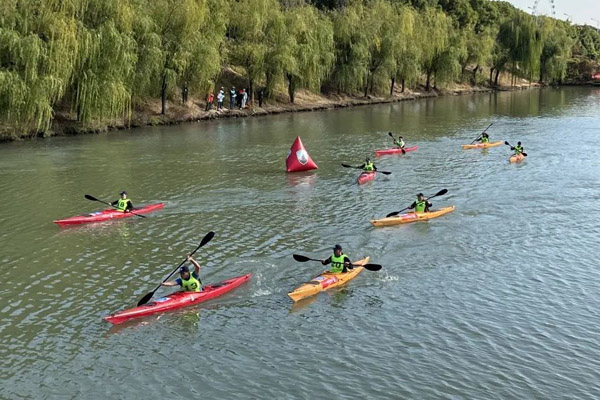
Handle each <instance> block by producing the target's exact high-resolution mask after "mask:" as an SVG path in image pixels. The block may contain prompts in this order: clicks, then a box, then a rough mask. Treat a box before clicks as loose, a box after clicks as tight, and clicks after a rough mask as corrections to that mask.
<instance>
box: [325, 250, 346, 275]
mask: <svg viewBox="0 0 600 400" xmlns="http://www.w3.org/2000/svg"><path fill="white" fill-rule="evenodd" d="M344 258H346V255H345V254H340V256H339V257H336V256H335V254H333V255H332V256H331V268H330V269H329V272H331V273H332V274H339V273H340V272H344Z"/></svg>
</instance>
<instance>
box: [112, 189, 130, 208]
mask: <svg viewBox="0 0 600 400" xmlns="http://www.w3.org/2000/svg"><path fill="white" fill-rule="evenodd" d="M110 205H111V206H116V207H117V211H122V212H129V211H131V210H133V203H132V202H131V200H129V199H128V198H127V192H125V191H122V192H121V198H120V199H118V200H115V201H113V202H112V203H110Z"/></svg>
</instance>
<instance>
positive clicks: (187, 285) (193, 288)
mask: <svg viewBox="0 0 600 400" xmlns="http://www.w3.org/2000/svg"><path fill="white" fill-rule="evenodd" d="M179 279H181V290H182V291H184V292H200V291H202V285H201V283H200V281H199V280H198V279H196V278H194V276H193V275H192V274H191V273H190V279H188V280H184V279H183V278H179Z"/></svg>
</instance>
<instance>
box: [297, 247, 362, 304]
mask: <svg viewBox="0 0 600 400" xmlns="http://www.w3.org/2000/svg"><path fill="white" fill-rule="evenodd" d="M368 262H369V257H365V258H363V259H362V260H359V261H355V262H353V263H352V264H354V268H352V269H351V270H349V271H348V272H343V273H340V274H332V273H331V272H324V273H322V274H321V275H319V276H317V277H315V278H313V279H311V280H310V282H306V283H304V284H302V285H301V286H299V287H298V288H296V289H294V291H292V292H290V293H288V296H290V297H291V298H292V300H294V301H299V300H302V299H305V298H307V297H310V296H314V295H315V294H317V293H319V292H322V291H325V290H329V289H332V288H334V287H338V286H341V285H343V284H344V283H346V282H348V281H349V280H351V279H354V278H356V276H357V275H358V274H360V272H361V271H362V270H363V269H364V268H363V267H361V265H363V264H366V263H368Z"/></svg>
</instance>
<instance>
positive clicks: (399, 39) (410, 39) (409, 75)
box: [390, 6, 421, 96]
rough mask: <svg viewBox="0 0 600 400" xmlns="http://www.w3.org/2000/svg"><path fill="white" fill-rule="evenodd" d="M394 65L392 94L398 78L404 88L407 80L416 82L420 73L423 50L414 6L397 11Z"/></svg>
mask: <svg viewBox="0 0 600 400" xmlns="http://www.w3.org/2000/svg"><path fill="white" fill-rule="evenodd" d="M395 14H396V21H395V29H396V35H395V40H394V41H393V42H392V43H391V45H392V46H393V48H394V66H393V69H392V71H391V72H392V73H391V75H390V80H391V84H390V96H391V95H393V94H394V86H395V83H396V79H400V82H401V85H402V89H401V91H402V92H404V88H405V85H406V83H407V82H409V83H414V82H415V81H416V80H417V79H418V77H419V73H420V68H419V64H420V58H421V50H420V46H419V41H418V32H419V25H418V24H419V22H420V20H419V18H418V14H417V13H416V11H415V10H414V9H413V8H412V7H405V6H401V7H398V8H397V9H396V11H395Z"/></svg>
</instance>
